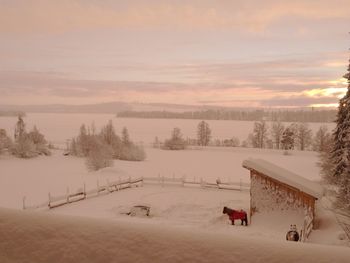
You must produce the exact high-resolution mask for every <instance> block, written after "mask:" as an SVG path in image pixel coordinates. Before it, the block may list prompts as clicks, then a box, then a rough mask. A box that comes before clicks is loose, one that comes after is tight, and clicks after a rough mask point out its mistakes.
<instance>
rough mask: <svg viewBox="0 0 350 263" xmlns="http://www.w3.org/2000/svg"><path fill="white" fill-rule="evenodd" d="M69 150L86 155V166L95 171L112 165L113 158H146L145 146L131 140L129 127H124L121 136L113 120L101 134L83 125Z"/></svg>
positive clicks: (82, 155) (134, 159) (75, 154)
mask: <svg viewBox="0 0 350 263" xmlns="http://www.w3.org/2000/svg"><path fill="white" fill-rule="evenodd" d="M68 151H69V153H70V154H71V155H74V156H79V157H86V166H87V168H88V169H89V170H93V171H96V170H99V169H101V168H104V167H108V166H111V165H112V164H113V159H120V160H127V161H143V160H144V159H145V158H146V154H145V151H144V150H143V148H142V147H139V146H137V145H135V144H134V143H133V142H132V141H131V139H130V136H129V132H128V130H127V128H126V127H124V128H123V131H122V138H120V137H119V136H118V135H117V134H116V132H115V129H114V126H113V123H112V121H109V122H108V124H107V125H106V126H104V127H103V128H102V129H101V131H100V133H99V134H96V131H95V128H94V127H89V128H86V126H85V124H83V125H81V127H80V133H79V135H78V136H77V137H76V138H73V139H72V140H71V142H70V144H69V147H68Z"/></svg>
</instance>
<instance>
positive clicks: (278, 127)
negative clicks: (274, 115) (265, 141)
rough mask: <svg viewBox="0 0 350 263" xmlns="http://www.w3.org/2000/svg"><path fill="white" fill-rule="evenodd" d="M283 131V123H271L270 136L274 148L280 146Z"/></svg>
mask: <svg viewBox="0 0 350 263" xmlns="http://www.w3.org/2000/svg"><path fill="white" fill-rule="evenodd" d="M283 131H284V125H283V123H281V122H280V121H276V122H273V123H272V126H271V137H272V141H273V144H274V145H275V148H276V149H280V148H281V140H282V136H283Z"/></svg>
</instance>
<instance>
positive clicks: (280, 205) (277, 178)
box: [242, 159, 323, 224]
mask: <svg viewBox="0 0 350 263" xmlns="http://www.w3.org/2000/svg"><path fill="white" fill-rule="evenodd" d="M242 166H243V167H244V168H246V169H248V170H250V179H251V188H250V196H251V198H250V217H252V216H253V215H254V213H257V212H269V211H271V210H274V211H278V210H280V211H285V210H298V211H300V212H302V213H304V214H305V215H307V216H308V217H310V220H311V221H312V224H313V223H314V218H315V214H316V211H315V203H316V201H317V199H319V198H320V197H321V196H322V194H323V189H322V187H321V185H319V184H317V183H315V182H312V181H310V180H308V179H306V178H304V177H301V176H300V175H297V174H295V173H293V172H291V171H288V170H286V169H284V168H282V167H279V166H277V165H275V164H272V163H270V162H267V161H265V160H262V159H247V160H244V161H243V163H242Z"/></svg>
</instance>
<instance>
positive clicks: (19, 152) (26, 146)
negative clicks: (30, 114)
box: [11, 116, 38, 158]
mask: <svg viewBox="0 0 350 263" xmlns="http://www.w3.org/2000/svg"><path fill="white" fill-rule="evenodd" d="M14 138H15V143H14V144H13V147H12V149H11V153H12V154H13V155H15V156H17V157H19V158H31V157H35V156H37V155H38V153H37V152H36V150H35V148H36V147H35V144H34V143H33V141H32V140H31V139H30V138H29V136H28V134H27V132H26V129H25V123H24V121H23V118H22V116H18V121H17V123H16V127H15V134H14Z"/></svg>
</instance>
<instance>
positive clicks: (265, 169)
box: [242, 158, 323, 198]
mask: <svg viewBox="0 0 350 263" xmlns="http://www.w3.org/2000/svg"><path fill="white" fill-rule="evenodd" d="M242 166H243V167H245V168H247V169H252V170H255V171H257V172H260V173H262V174H264V175H266V176H269V177H271V178H273V179H275V180H277V181H280V182H282V183H286V184H288V185H290V186H293V187H295V188H297V189H299V190H300V191H302V192H304V193H307V194H309V195H311V196H313V197H316V198H320V197H321V196H322V194H323V189H322V187H321V185H320V184H317V183H315V182H312V181H310V180H307V179H306V178H304V177H302V176H300V175H297V174H296V173H293V172H291V171H288V170H286V169H284V168H282V167H280V166H277V165H274V164H272V163H270V162H268V161H266V160H263V159H253V158H250V159H247V160H244V161H243V163H242Z"/></svg>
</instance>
